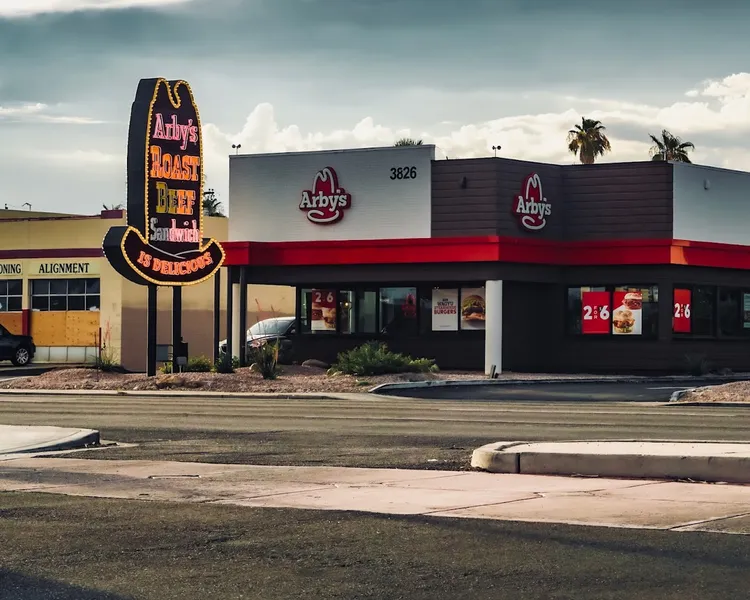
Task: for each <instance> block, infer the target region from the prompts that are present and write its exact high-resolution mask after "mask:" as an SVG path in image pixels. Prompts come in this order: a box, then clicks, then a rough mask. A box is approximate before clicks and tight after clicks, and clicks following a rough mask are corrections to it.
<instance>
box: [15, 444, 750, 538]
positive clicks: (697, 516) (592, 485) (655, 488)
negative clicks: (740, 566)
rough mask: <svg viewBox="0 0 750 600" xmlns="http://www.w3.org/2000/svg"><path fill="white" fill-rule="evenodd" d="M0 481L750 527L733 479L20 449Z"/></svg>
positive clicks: (631, 524) (292, 503)
mask: <svg viewBox="0 0 750 600" xmlns="http://www.w3.org/2000/svg"><path fill="white" fill-rule="evenodd" d="M105 451H106V450H105ZM0 491H5V492H11V491H13V492H46V493H54V494H65V495H73V496H90V497H99V498H123V499H132V500H152V501H156V500H158V501H169V502H201V503H213V504H231V505H238V506H247V507H288V508H298V509H317V510H345V511H364V512H374V513H384V514H406V515H428V516H441V517H457V518H475V519H496V520H512V521H533V522H548V523H568V524H575V525H591V526H606V527H627V528H640V529H663V530H673V531H710V532H720V533H733V534H750V486H738V485H715V484H696V483H676V482H661V481H648V480H623V479H620V480H618V479H600V478H573V477H552V476H536V475H515V474H489V473H478V472H454V471H407V470H391V469H356V468H334V467H262V466H249V465H222V464H206V463H186V462H166V461H116V460H88V459H75V458H25V457H21V458H15V459H12V460H6V461H4V462H0Z"/></svg>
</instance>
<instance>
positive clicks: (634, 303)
mask: <svg viewBox="0 0 750 600" xmlns="http://www.w3.org/2000/svg"><path fill="white" fill-rule="evenodd" d="M622 305H623V306H627V307H628V308H629V309H630V310H641V308H642V307H643V294H641V292H628V293H627V294H625V297H624V298H623V299H622Z"/></svg>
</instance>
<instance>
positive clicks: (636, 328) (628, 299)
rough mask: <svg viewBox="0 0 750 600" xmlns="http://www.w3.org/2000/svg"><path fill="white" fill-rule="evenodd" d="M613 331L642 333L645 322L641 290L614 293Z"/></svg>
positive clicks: (618, 333) (628, 333)
mask: <svg viewBox="0 0 750 600" xmlns="http://www.w3.org/2000/svg"><path fill="white" fill-rule="evenodd" d="M613 300H614V307H615V308H614V310H613V311H612V333H613V334H614V335H641V330H642V324H643V316H642V315H643V294H642V293H641V292H640V291H639V290H631V291H629V292H615V293H614V297H613Z"/></svg>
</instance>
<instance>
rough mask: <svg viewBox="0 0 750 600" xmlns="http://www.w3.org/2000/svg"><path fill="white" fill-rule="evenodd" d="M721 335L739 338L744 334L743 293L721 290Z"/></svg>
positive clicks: (736, 290)
mask: <svg viewBox="0 0 750 600" xmlns="http://www.w3.org/2000/svg"><path fill="white" fill-rule="evenodd" d="M718 295H719V299H718V303H719V335H721V336H726V337H737V336H741V335H743V333H744V328H743V325H744V324H743V320H744V319H743V317H744V314H743V311H742V292H741V291H740V290H738V289H730V288H719V294H718Z"/></svg>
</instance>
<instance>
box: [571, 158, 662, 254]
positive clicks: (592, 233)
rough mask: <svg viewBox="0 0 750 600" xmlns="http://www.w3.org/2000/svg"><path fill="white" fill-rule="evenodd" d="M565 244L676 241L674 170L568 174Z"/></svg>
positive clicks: (621, 167) (658, 166)
mask: <svg viewBox="0 0 750 600" xmlns="http://www.w3.org/2000/svg"><path fill="white" fill-rule="evenodd" d="M563 183H564V186H565V214H564V229H565V239H568V240H605V239H634V238H640V239H644V238H646V239H649V238H671V237H672V230H673V227H672V215H673V207H672V166H671V165H669V164H666V163H662V162H638V163H617V164H600V165H571V166H566V167H564V168H563Z"/></svg>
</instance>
